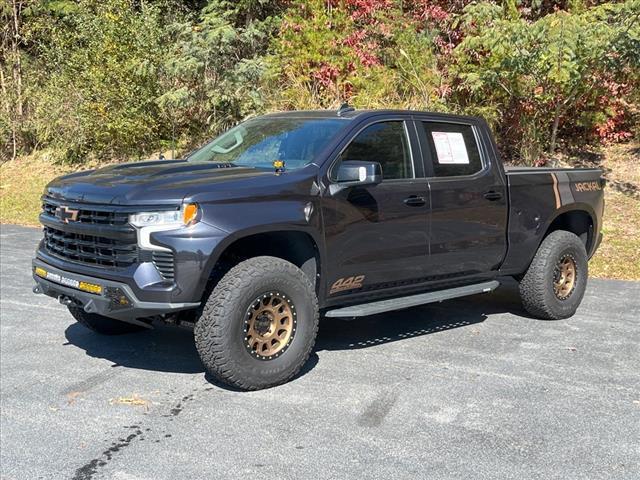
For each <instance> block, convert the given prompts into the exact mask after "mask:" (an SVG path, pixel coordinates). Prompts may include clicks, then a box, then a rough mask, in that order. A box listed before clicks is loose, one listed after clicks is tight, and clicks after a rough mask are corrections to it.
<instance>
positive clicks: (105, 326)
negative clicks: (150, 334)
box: [69, 307, 147, 335]
mask: <svg viewBox="0 0 640 480" xmlns="http://www.w3.org/2000/svg"><path fill="white" fill-rule="evenodd" d="M69 312H70V313H71V315H73V318H75V319H76V321H77V322H78V323H79V324H80V325H84V326H85V327H87V328H88V329H89V330H92V331H94V332H96V333H99V334H101V335H123V334H126V333H135V332H141V331H142V330H147V328H145V327H142V326H140V325H134V324H132V323H127V322H122V321H120V320H114V319H113V318H109V317H103V316H102V315H98V314H97V313H87V312H85V311H84V310H83V309H82V308H79V307H69Z"/></svg>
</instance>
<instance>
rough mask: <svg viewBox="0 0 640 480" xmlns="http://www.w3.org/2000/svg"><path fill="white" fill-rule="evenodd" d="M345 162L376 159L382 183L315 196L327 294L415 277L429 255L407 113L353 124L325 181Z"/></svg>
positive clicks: (425, 205)
mask: <svg viewBox="0 0 640 480" xmlns="http://www.w3.org/2000/svg"><path fill="white" fill-rule="evenodd" d="M346 160H360V161H372V162H379V163H380V164H381V166H382V174H383V181H382V183H380V184H378V185H366V186H352V187H348V188H345V189H343V190H340V191H339V192H337V193H334V194H333V195H332V194H330V193H329V190H327V193H326V195H325V196H324V198H323V220H324V227H325V228H324V231H325V239H326V248H327V252H328V253H327V254H328V256H329V262H328V265H327V270H328V271H327V272H326V275H325V276H324V277H325V278H326V279H327V293H328V294H329V297H330V298H331V297H334V298H335V297H337V296H342V295H345V294H350V293H358V292H364V291H371V290H378V289H384V288H391V287H396V286H399V285H405V284H410V283H414V282H417V281H419V280H420V279H421V278H422V277H424V275H425V271H426V266H427V260H428V253H429V250H428V249H429V245H428V219H429V192H428V184H427V180H426V179H425V178H424V173H423V166H422V162H421V158H420V152H419V146H418V143H417V138H416V135H415V130H414V129H413V124H412V121H411V117H410V116H409V115H404V116H403V115H399V116H394V117H392V118H385V119H384V120H374V119H372V120H370V121H369V122H368V123H367V124H365V125H363V126H362V128H359V129H358V130H357V131H356V132H354V133H353V134H352V135H351V136H350V138H349V139H348V140H347V141H346V142H345V145H344V146H343V147H342V148H341V149H340V151H339V153H338V154H337V156H336V157H334V159H333V160H332V165H333V166H332V168H331V169H330V171H329V173H328V178H327V181H328V182H331V181H332V178H331V177H332V172H335V171H336V170H337V167H338V165H339V163H340V162H341V161H346Z"/></svg>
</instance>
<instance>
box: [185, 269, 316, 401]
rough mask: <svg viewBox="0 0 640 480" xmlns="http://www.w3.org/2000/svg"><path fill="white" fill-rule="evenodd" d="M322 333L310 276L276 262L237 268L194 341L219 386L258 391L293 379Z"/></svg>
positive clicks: (210, 304) (217, 291) (210, 302)
mask: <svg viewBox="0 0 640 480" xmlns="http://www.w3.org/2000/svg"><path fill="white" fill-rule="evenodd" d="M317 332H318V301H317V299H316V294H315V290H314V288H313V285H312V284H311V281H310V280H309V278H308V277H307V275H306V274H305V273H304V272H303V271H302V270H300V269H299V268H298V267H296V266H295V265H293V264H292V263H289V262H287V261H285V260H282V259H280V258H275V257H255V258H251V259H249V260H245V261H244V262H241V263H239V264H238V265H236V266H235V267H233V268H232V269H231V270H230V271H229V272H228V273H227V274H226V275H225V276H224V277H223V278H222V279H221V280H220V281H219V282H218V284H217V285H216V287H215V288H214V290H213V292H212V293H211V295H210V296H209V298H208V299H207V301H206V303H205V305H204V308H203V311H202V314H201V315H200V318H199V319H198V321H197V323H196V326H195V330H194V335H195V342H196V348H197V350H198V353H199V354H200V358H201V360H202V362H203V363H204V366H205V368H206V369H207V371H208V372H209V374H211V375H212V376H213V377H215V378H216V379H217V380H219V381H221V382H223V383H226V384H229V385H232V386H234V387H236V388H239V389H242V390H258V389H261V388H268V387H272V386H275V385H279V384H282V383H285V382H287V381H289V380H290V379H291V378H293V377H294V376H295V375H296V374H297V373H298V372H299V371H300V369H301V368H302V366H303V365H304V364H305V362H306V361H307V359H308V358H309V354H310V353H311V350H312V348H313V345H314V343H315V338H316V334H317Z"/></svg>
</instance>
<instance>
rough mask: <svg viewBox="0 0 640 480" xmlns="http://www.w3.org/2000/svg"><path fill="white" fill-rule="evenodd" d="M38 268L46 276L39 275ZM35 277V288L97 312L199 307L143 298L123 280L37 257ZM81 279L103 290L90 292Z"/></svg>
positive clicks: (135, 314)
mask: <svg viewBox="0 0 640 480" xmlns="http://www.w3.org/2000/svg"><path fill="white" fill-rule="evenodd" d="M36 268H38V269H39V270H38V271H39V272H40V273H41V274H42V271H44V272H46V273H47V275H46V278H45V277H43V276H41V275H37V274H36V273H35V272H36ZM33 278H34V280H35V281H36V287H35V288H34V292H36V293H43V294H45V295H48V296H50V297H53V298H58V299H60V300H63V301H64V302H65V303H67V304H75V305H77V306H79V307H81V308H83V309H84V310H85V311H86V312H88V313H96V314H99V315H103V316H105V317H110V318H115V319H118V320H125V321H126V320H130V319H136V318H145V317H152V316H155V315H163V314H167V313H172V312H176V311H179V310H186V309H190V308H196V307H198V306H199V305H200V303H199V302H195V303H172V302H149V301H141V300H139V299H138V297H136V295H135V293H134V291H133V290H132V289H131V287H129V285H127V284H126V283H123V282H117V281H113V280H105V279H103V278H96V277H90V276H86V275H81V274H78V273H74V272H68V271H66V270H62V269H60V268H57V267H54V266H52V265H50V264H48V263H45V262H43V261H42V260H40V259H38V258H36V259H34V260H33ZM80 282H84V283H85V284H90V285H94V286H96V285H97V286H99V287H101V288H100V293H89V292H87V291H83V290H80V289H79V288H77V287H76V286H75V285H77V284H78V283H80Z"/></svg>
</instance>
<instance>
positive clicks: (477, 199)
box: [416, 116, 508, 280]
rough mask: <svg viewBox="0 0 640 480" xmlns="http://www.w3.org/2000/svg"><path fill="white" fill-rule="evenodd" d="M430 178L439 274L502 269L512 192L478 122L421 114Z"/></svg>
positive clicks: (434, 267)
mask: <svg viewBox="0 0 640 480" xmlns="http://www.w3.org/2000/svg"><path fill="white" fill-rule="evenodd" d="M416 130H417V132H418V136H419V138H420V144H421V147H422V153H423V156H424V160H425V168H426V171H427V175H428V177H429V187H430V194H431V213H430V221H429V241H430V253H431V254H430V257H429V272H430V275H431V276H432V277H433V279H434V280H435V279H441V278H452V277H458V276H460V277H464V276H473V275H477V274H485V273H488V272H490V271H492V270H496V269H497V268H498V267H499V265H500V263H501V262H502V259H503V257H504V255H505V252H506V229H507V213H508V212H507V192H506V187H505V182H504V179H503V176H502V173H501V172H500V170H499V168H498V166H497V165H496V163H495V161H494V162H491V161H490V159H489V154H490V153H489V152H491V154H493V151H492V145H491V144H490V140H489V139H486V138H484V139H483V138H482V137H481V132H482V131H483V130H482V129H480V128H479V127H478V126H477V125H475V124H473V123H472V122H469V123H464V122H445V121H441V120H435V119H429V118H428V117H423V118H421V117H419V116H418V117H416Z"/></svg>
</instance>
